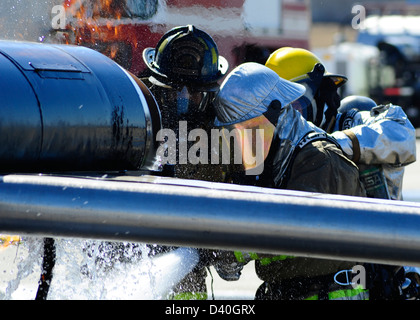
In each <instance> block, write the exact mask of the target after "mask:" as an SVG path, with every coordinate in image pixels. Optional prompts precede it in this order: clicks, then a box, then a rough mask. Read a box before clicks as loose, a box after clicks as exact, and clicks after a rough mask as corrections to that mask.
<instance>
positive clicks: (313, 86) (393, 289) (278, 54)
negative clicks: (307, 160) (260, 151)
mask: <svg viewBox="0 0 420 320" xmlns="http://www.w3.org/2000/svg"><path fill="white" fill-rule="evenodd" d="M266 66H267V67H269V68H270V69H272V70H274V71H275V72H276V73H277V74H278V75H279V76H280V77H282V78H286V79H288V80H290V81H293V82H297V83H301V84H303V85H305V86H306V87H307V88H308V90H307V92H306V94H305V96H304V97H303V98H301V99H299V101H298V102H297V103H295V105H294V107H295V108H296V109H297V110H299V111H300V112H301V113H302V115H303V116H304V117H305V118H306V119H307V120H308V121H312V122H313V123H314V124H315V125H317V126H321V127H323V128H326V129H327V130H328V132H332V133H331V136H332V137H334V138H335V139H336V141H337V142H338V144H339V145H340V147H341V148H342V150H343V151H344V153H345V154H346V156H347V157H348V158H350V159H351V160H352V161H354V162H355V163H356V164H357V165H358V166H359V171H360V177H361V180H362V181H363V183H364V185H365V187H366V191H367V196H369V197H374V198H385V199H393V200H402V192H401V191H402V190H401V188H402V178H403V174H404V166H406V165H408V164H410V163H412V162H414V161H415V160H416V138H415V129H414V127H413V126H412V124H411V123H410V121H409V120H408V118H407V116H406V114H405V113H404V111H403V110H402V108H401V107H399V106H394V105H392V104H389V105H381V106H376V103H375V102H374V101H373V100H371V99H369V98H367V97H360V96H352V97H347V98H345V99H343V100H342V101H340V98H339V94H338V89H339V88H340V87H341V86H342V85H343V84H344V83H345V82H346V80H347V79H346V78H345V77H344V76H339V75H333V74H331V73H329V72H327V71H326V70H325V67H324V66H323V64H322V62H321V61H320V59H319V58H318V57H317V56H316V55H315V54H313V53H312V52H310V51H308V50H305V49H301V48H290V47H285V48H280V49H278V50H276V51H275V52H273V53H272V54H271V55H270V57H269V58H268V60H267V61H266ZM340 105H341V106H340ZM323 111H324V112H323ZM320 114H322V116H320ZM372 182H373V183H372ZM366 267H367V268H369V270H370V274H371V278H372V279H373V278H375V279H376V278H378V277H379V278H380V279H381V280H380V281H377V280H375V281H374V280H372V281H371V285H370V297H371V298H373V299H385V298H386V299H399V298H401V297H402V296H401V292H402V291H401V290H400V287H401V286H402V282H403V281H404V272H403V269H402V267H398V266H381V265H373V264H369V265H366ZM384 275H386V278H385V276H384ZM384 283H386V284H387V287H384V286H383V284H384Z"/></svg>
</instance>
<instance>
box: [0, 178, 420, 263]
mask: <svg viewBox="0 0 420 320" xmlns="http://www.w3.org/2000/svg"><path fill="white" fill-rule="evenodd" d="M0 233H12V234H21V235H37V236H45V237H70V238H89V239H103V240H118V241H133V242H145V243H158V244H163V245H176V246H185V247H197V248H210V249H227V250H243V251H253V252H261V253H263V252H264V253H276V254H278V253H281V254H290V255H297V256H307V257H317V258H328V259H340V260H342V259H345V260H350V261H358V262H375V263H383V264H395V265H410V266H420V204H419V203H413V202H404V201H391V200H378V199H367V198H359V197H348V196H335V195H326V194H313V193H305V192H297V191H287V190H274V189H266V188H256V187H245V186H236V185H230V184H221V183H210V182H203V181H195V180H177V179H169V178H159V177H147V176H142V177H135V176H123V177H120V178H107V179H104V178H98V179H95V178H83V177H60V176H52V175H50V176H45V175H44V176H43V175H39V176H38V175H5V176H3V177H2V179H1V182H0Z"/></svg>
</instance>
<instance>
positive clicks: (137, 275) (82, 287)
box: [0, 237, 199, 300]
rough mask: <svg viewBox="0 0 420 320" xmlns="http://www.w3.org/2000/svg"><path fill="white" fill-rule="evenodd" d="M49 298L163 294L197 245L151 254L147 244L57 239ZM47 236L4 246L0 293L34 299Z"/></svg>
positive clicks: (188, 265) (189, 263)
mask: <svg viewBox="0 0 420 320" xmlns="http://www.w3.org/2000/svg"><path fill="white" fill-rule="evenodd" d="M55 244H56V264H55V267H54V270H53V279H52V281H51V284H50V290H49V293H48V299H51V300H68V299H78V300H103V299H106V300H111V299H112V300H117V299H124V300H130V299H136V300H142V299H165V298H167V297H168V294H170V293H171V289H172V287H173V286H174V285H176V284H177V283H178V282H179V281H180V280H182V279H183V278H184V276H185V275H186V274H187V273H188V272H190V271H191V269H192V268H193V267H194V266H195V265H196V264H197V262H198V259H199V257H198V253H197V252H196V251H195V250H193V249H187V248H179V249H177V250H174V251H171V252H169V253H166V254H162V255H160V256H156V257H153V258H150V257H149V253H150V250H151V249H150V247H149V246H146V245H145V244H135V243H126V242H104V241H99V240H80V239H56V241H55ZM42 255H43V239H42V238H33V237H27V238H23V241H22V242H21V243H20V244H19V245H18V246H9V247H7V248H5V249H3V250H1V251H0V272H1V274H0V299H7V300H9V299H18V300H22V299H34V298H35V296H36V292H37V289H38V281H39V278H40V275H41V265H42Z"/></svg>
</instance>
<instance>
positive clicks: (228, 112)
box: [214, 62, 366, 300]
mask: <svg viewBox="0 0 420 320" xmlns="http://www.w3.org/2000/svg"><path fill="white" fill-rule="evenodd" d="M304 94H305V87H304V86H303V85H300V84H296V83H293V82H290V81H287V80H284V79H282V78H280V77H279V76H278V75H277V74H276V73H275V72H274V71H273V70H271V69H270V68H268V67H266V66H264V65H261V64H258V63H252V62H251V63H244V64H242V65H240V66H238V67H237V68H235V69H234V70H233V71H232V72H231V73H230V74H229V75H228V76H227V77H226V79H225V80H224V82H223V83H222V85H221V88H220V91H219V93H218V95H217V96H216V98H215V100H214V107H215V111H216V120H215V125H216V126H217V127H219V128H223V129H226V130H222V132H225V134H226V135H229V136H226V137H224V139H226V140H230V137H234V139H233V141H235V139H237V141H239V142H237V143H235V144H233V146H231V151H232V154H233V157H234V155H235V154H236V153H237V149H236V148H239V150H240V154H241V155H242V162H238V161H237V159H236V160H235V159H232V160H231V164H230V169H229V170H230V171H231V172H232V174H231V179H232V182H234V183H242V184H253V185H257V186H262V187H272V188H283V189H292V190H301V191H310V192H322V193H332V194H345V195H352V196H366V193H365V190H364V188H363V186H362V185H361V183H360V180H359V175H358V168H357V167H356V166H355V164H354V163H353V162H352V161H350V160H349V159H348V158H347V157H346V156H345V155H344V154H343V152H342V151H341V149H340V148H339V147H338V146H337V144H336V142H335V140H334V139H332V138H330V137H329V136H328V135H327V134H326V132H325V131H324V130H322V129H320V128H318V127H317V126H315V125H314V124H313V123H311V122H309V121H306V120H305V119H304V118H303V117H302V115H301V114H300V113H299V112H298V111H297V110H295V109H294V108H293V107H292V104H293V102H294V101H296V100H298V99H299V98H300V97H302V96H303V95H304ZM246 129H252V130H251V132H252V134H251V133H249V132H248V134H245V130H246ZM258 129H263V130H264V131H259V130H258ZM257 132H260V133H261V132H263V133H264V134H262V135H260V136H259V135H258V134H257ZM252 150H253V151H252ZM256 150H263V151H261V153H262V155H261V156H260V157H257V156H255V157H254V159H255V161H254V162H252V161H250V159H253V157H252V155H255V153H256ZM250 153H251V154H250ZM258 159H260V161H257V160H258ZM235 254H236V258H237V264H238V266H237V270H239V269H240V268H239V267H240V265H241V264H245V263H247V262H249V261H250V259H254V260H255V266H256V272H257V275H258V276H259V278H260V279H262V280H263V281H264V283H263V284H262V285H261V287H260V288H259V289H258V291H257V293H256V298H257V299H285V300H287V299H310V298H314V297H316V298H319V299H324V298H326V299H328V298H337V297H341V298H348V299H363V298H365V291H364V289H363V288H353V286H350V285H346V286H342V285H340V284H338V283H336V282H334V276H335V275H336V274H337V273H339V272H340V271H341V270H348V269H351V268H352V267H353V266H354V265H355V263H354V262H347V261H338V260H334V261H333V260H326V259H311V258H302V257H291V256H273V255H262V254H255V253H253V254H245V253H241V252H236V253H235ZM280 262H281V263H280ZM231 266H232V263H231V264H228V267H229V268H231Z"/></svg>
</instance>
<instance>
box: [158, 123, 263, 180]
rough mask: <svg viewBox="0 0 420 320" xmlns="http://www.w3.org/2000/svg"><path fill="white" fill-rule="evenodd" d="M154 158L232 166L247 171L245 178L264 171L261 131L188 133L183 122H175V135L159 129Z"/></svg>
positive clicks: (196, 130)
mask: <svg viewBox="0 0 420 320" xmlns="http://www.w3.org/2000/svg"><path fill="white" fill-rule="evenodd" d="M156 141H159V142H162V144H161V145H160V146H159V148H158V150H157V155H158V156H159V157H160V158H161V161H162V163H168V164H195V165H196V164H209V163H210V164H225V165H228V164H235V165H244V166H245V167H248V168H250V169H249V170H246V172H245V173H246V175H259V174H261V173H262V171H263V170H264V150H265V149H264V143H265V142H264V129H255V128H254V129H241V130H240V129H232V130H228V129H226V128H220V129H217V128H216V129H211V131H210V137H209V135H208V133H207V132H206V131H205V130H204V129H199V128H198V129H193V130H191V131H189V132H188V128H187V121H179V128H178V133H176V132H175V131H174V130H172V129H161V130H159V132H158V133H157V135H156ZM247 142H249V143H247Z"/></svg>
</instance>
